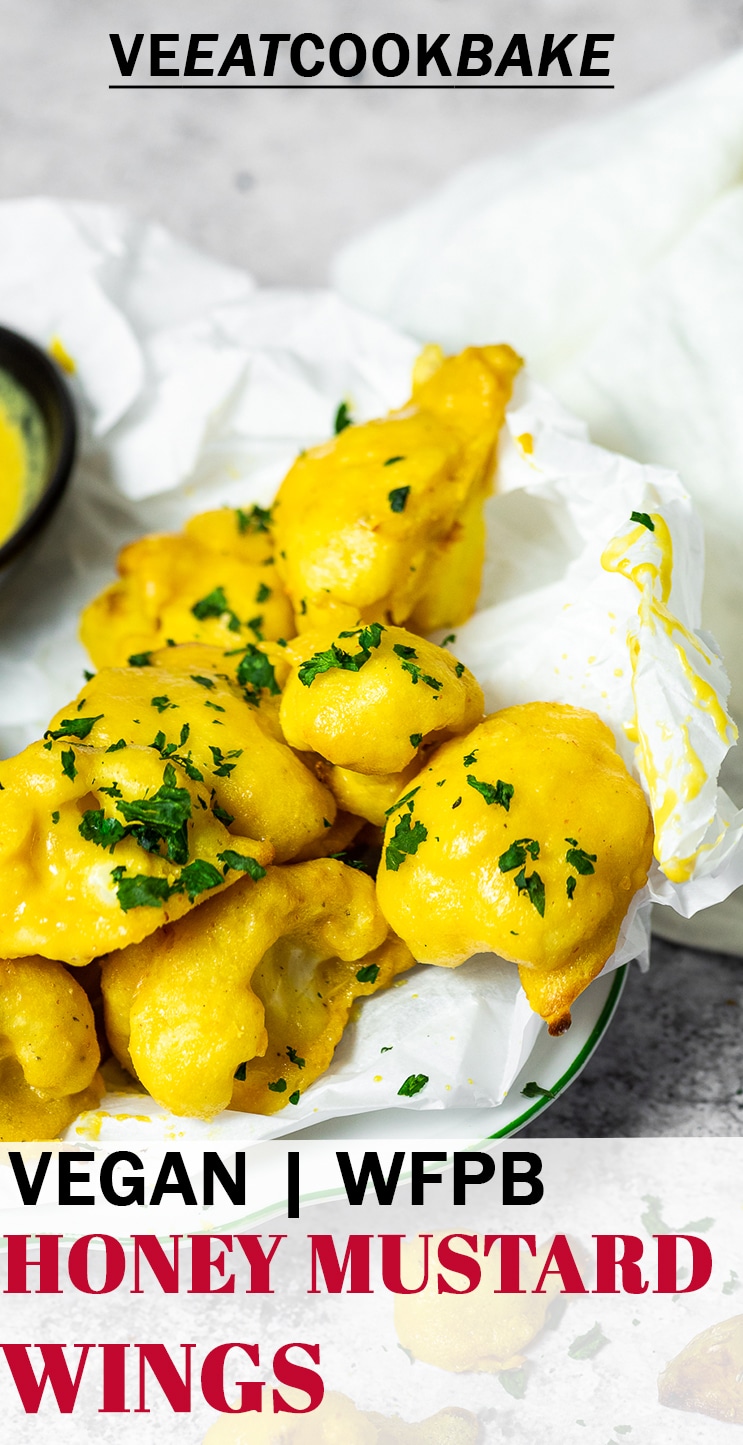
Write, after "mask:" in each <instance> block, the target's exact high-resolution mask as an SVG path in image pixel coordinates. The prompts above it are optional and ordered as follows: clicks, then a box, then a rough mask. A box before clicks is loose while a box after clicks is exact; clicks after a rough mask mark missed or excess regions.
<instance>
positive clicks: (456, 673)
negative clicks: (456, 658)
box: [454, 662, 464, 677]
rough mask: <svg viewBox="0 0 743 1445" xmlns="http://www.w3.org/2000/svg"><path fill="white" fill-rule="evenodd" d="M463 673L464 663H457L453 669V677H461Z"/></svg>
mask: <svg viewBox="0 0 743 1445" xmlns="http://www.w3.org/2000/svg"><path fill="white" fill-rule="evenodd" d="M463 672H464V663H463V662H458V663H457V665H456V667H455V669H454V676H455V677H461V676H462V673H463Z"/></svg>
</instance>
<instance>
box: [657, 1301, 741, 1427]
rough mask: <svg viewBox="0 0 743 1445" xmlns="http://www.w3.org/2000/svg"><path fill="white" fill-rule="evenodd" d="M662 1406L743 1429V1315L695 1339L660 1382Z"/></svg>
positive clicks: (664, 1372)
mask: <svg viewBox="0 0 743 1445" xmlns="http://www.w3.org/2000/svg"><path fill="white" fill-rule="evenodd" d="M658 1399H659V1400H660V1403H661V1405H668V1406H670V1408H671V1409H673V1410H692V1411H695V1412H696V1413H697V1414H699V1415H711V1416H712V1418H713V1419H714V1420H724V1421H726V1423H727V1424H728V1425H743V1315H733V1317H732V1318H731V1319H728V1320H720V1321H719V1322H718V1323H717V1324H715V1325H710V1326H709V1328H708V1329H706V1330H702V1333H701V1334H700V1335H695V1337H694V1339H693V1340H690V1341H689V1344H688V1345H686V1346H685V1347H684V1349H683V1350H682V1351H681V1353H680V1354H678V1355H676V1357H675V1359H673V1360H671V1361H670V1363H669V1364H668V1365H666V1368H665V1370H664V1371H663V1373H662V1375H661V1376H660V1378H659V1380H658Z"/></svg>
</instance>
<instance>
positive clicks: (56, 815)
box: [52, 809, 59, 827]
mask: <svg viewBox="0 0 743 1445" xmlns="http://www.w3.org/2000/svg"><path fill="white" fill-rule="evenodd" d="M52 822H53V823H54V826H55V827H56V825H57V823H58V822H59V813H58V812H57V811H56V809H55V811H54V812H53V813H52Z"/></svg>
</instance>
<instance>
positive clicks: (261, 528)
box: [235, 503, 273, 537]
mask: <svg viewBox="0 0 743 1445" xmlns="http://www.w3.org/2000/svg"><path fill="white" fill-rule="evenodd" d="M235 518H236V520H237V530H238V532H239V533H240V536H241V537H244V535H245V533H246V532H267V531H268V530H269V528H270V526H271V522H272V521H273V518H272V516H271V508H270V507H259V506H258V504H257V503H255V504H254V505H253V506H252V507H251V508H250V510H249V511H245V510H244V509H243V508H242V507H236V508H235Z"/></svg>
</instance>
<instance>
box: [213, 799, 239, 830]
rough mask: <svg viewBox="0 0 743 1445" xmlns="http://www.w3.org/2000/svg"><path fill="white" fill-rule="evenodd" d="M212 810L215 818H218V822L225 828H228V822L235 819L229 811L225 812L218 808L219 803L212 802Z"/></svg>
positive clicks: (232, 821)
mask: <svg viewBox="0 0 743 1445" xmlns="http://www.w3.org/2000/svg"><path fill="white" fill-rule="evenodd" d="M212 812H213V814H214V816H215V818H219V821H220V823H224V826H225V828H229V826H230V824H231V823H234V821H235V819H234V818H233V816H232V814H231V813H227V812H226V811H225V809H224V808H220V806H219V803H212Z"/></svg>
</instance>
